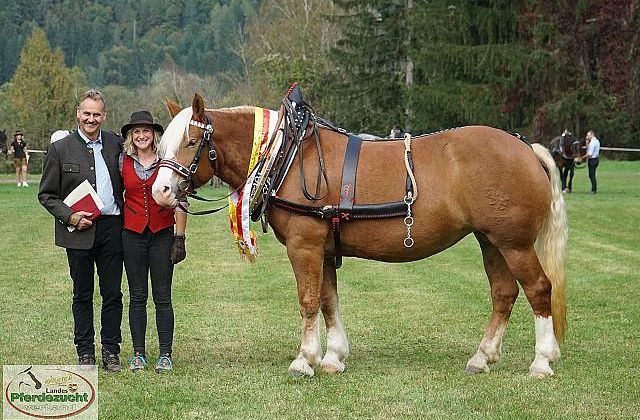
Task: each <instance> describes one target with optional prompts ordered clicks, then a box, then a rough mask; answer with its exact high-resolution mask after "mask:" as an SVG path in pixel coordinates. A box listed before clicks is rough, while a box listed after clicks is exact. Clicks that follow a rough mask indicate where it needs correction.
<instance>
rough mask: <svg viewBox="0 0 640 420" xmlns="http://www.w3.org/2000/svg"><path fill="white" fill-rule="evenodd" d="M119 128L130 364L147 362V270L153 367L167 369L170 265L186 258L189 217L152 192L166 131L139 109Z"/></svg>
mask: <svg viewBox="0 0 640 420" xmlns="http://www.w3.org/2000/svg"><path fill="white" fill-rule="evenodd" d="M121 132H122V137H124V138H125V141H124V152H123V154H122V156H121V160H120V168H121V173H122V179H123V184H124V189H125V193H124V204H125V205H124V231H123V233H122V245H123V249H124V268H125V270H126V273H127V279H128V282H129V294H130V301H129V327H130V329H131V341H132V342H133V352H134V353H133V357H132V358H131V362H130V364H129V368H130V369H131V370H132V371H133V372H137V371H140V370H143V369H144V368H145V367H146V366H147V355H146V349H145V332H146V328H147V310H146V305H147V296H148V293H149V284H148V278H147V276H148V273H149V274H150V277H151V290H152V294H153V303H154V305H155V308H156V326H157V328H158V341H159V347H160V356H159V357H158V361H157V363H156V367H155V370H156V372H158V373H161V372H167V371H170V370H171V369H172V368H173V361H172V359H171V350H172V348H171V347H172V344H173V307H172V305H171V281H172V277H173V265H174V264H177V263H178V262H180V261H182V260H183V259H184V258H185V257H186V251H185V247H184V239H185V236H184V231H185V227H186V224H187V215H186V213H185V212H184V211H180V210H177V211H176V212H175V213H174V211H173V210H172V209H166V208H163V207H160V206H159V205H157V204H156V202H155V201H154V200H153V198H152V196H151V186H152V185H153V182H154V181H155V179H156V176H157V172H158V161H159V159H158V153H157V147H158V143H159V141H160V136H161V135H162V133H163V132H164V129H163V128H162V126H161V125H160V124H157V123H154V121H153V117H152V115H151V113H150V112H148V111H137V112H134V113H133V114H131V121H130V122H129V124H125V125H124V126H123V127H122V130H121ZM183 204H186V203H183ZM174 224H175V226H176V233H175V235H174V232H173V225H174Z"/></svg>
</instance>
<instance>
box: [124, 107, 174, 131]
mask: <svg viewBox="0 0 640 420" xmlns="http://www.w3.org/2000/svg"><path fill="white" fill-rule="evenodd" d="M136 125H150V126H152V127H153V129H154V130H156V131H158V132H160V134H162V133H164V128H162V126H161V125H160V124H158V123H155V122H153V117H152V116H151V113H150V112H149V111H136V112H134V113H133V114H131V120H130V121H129V124H125V125H123V126H122V128H121V129H120V132H121V133H122V137H127V133H128V132H129V130H131V129H132V128H133V127H134V126H136Z"/></svg>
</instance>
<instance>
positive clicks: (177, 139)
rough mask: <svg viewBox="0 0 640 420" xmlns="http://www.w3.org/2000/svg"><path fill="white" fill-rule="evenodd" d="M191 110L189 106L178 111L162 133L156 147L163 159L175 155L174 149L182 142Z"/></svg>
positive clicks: (191, 113)
mask: <svg viewBox="0 0 640 420" xmlns="http://www.w3.org/2000/svg"><path fill="white" fill-rule="evenodd" d="M192 115H193V110H192V109H191V107H187V108H185V109H183V110H182V111H180V112H179V113H178V115H176V116H175V117H173V119H172V120H171V122H170V123H169V125H168V126H167V129H166V130H165V132H164V134H163V135H162V139H161V140H160V146H159V147H158V153H159V155H160V156H161V157H162V158H164V159H170V158H172V157H175V155H176V150H178V147H179V146H180V143H181V142H182V137H183V136H184V132H185V130H186V129H187V126H188V124H189V121H190V120H191V116H192Z"/></svg>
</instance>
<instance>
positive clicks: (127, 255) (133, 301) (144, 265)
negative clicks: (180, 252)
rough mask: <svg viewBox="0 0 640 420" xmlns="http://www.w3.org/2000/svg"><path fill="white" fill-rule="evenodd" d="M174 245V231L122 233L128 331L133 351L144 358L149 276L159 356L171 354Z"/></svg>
mask: <svg viewBox="0 0 640 420" xmlns="http://www.w3.org/2000/svg"><path fill="white" fill-rule="evenodd" d="M172 245H173V227H168V228H166V229H162V230H160V231H158V232H156V233H152V232H151V231H150V230H149V228H146V229H145V230H144V232H142V233H136V232H132V231H130V230H126V229H125V230H124V231H123V232H122V247H123V251H124V268H125V271H126V273H127V280H128V282H129V328H130V329H131V341H133V351H134V352H140V353H142V354H145V333H146V329H147V297H148V296H149V280H148V277H149V274H150V275H151V292H152V294H153V303H154V304H155V307H156V326H157V328H158V341H159V342H160V354H165V353H169V354H171V346H172V344H173V306H172V305H171V280H172V278H173V264H171V261H170V258H169V256H170V253H171V246H172Z"/></svg>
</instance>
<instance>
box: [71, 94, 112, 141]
mask: <svg viewBox="0 0 640 420" xmlns="http://www.w3.org/2000/svg"><path fill="white" fill-rule="evenodd" d="M106 116H107V112H106V111H105V110H104V103H103V102H102V101H95V100H93V99H85V100H84V101H82V103H80V106H79V107H78V109H77V111H76V117H77V118H78V125H79V126H80V129H81V130H82V132H83V133H84V134H86V135H87V137H89V138H90V139H91V140H96V139H97V138H98V135H99V134H100V126H101V125H102V122H103V121H104V119H105V118H106Z"/></svg>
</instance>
